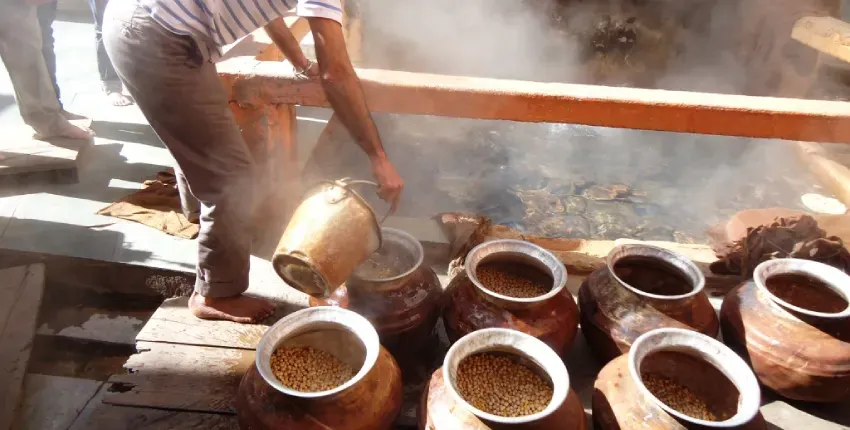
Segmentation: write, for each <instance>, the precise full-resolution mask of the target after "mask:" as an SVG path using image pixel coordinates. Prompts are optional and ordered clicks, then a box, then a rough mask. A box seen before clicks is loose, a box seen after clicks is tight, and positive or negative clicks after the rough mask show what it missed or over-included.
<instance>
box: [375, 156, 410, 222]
mask: <svg viewBox="0 0 850 430" xmlns="http://www.w3.org/2000/svg"><path fill="white" fill-rule="evenodd" d="M372 174H373V175H375V179H376V180H377V181H378V196H380V197H381V198H382V199H384V200H385V201H387V202H389V203H391V204H392V207H391V208H390V213H391V214H394V213H395V211H396V210H397V209H398V203H399V201H400V200H401V190H402V189H403V188H404V181H403V180H402V179H401V176H399V175H398V172H396V170H395V167H394V166H393V164H392V163H390V160H389V159H387V158H386V157H379V158H376V159H374V160H373V161H372Z"/></svg>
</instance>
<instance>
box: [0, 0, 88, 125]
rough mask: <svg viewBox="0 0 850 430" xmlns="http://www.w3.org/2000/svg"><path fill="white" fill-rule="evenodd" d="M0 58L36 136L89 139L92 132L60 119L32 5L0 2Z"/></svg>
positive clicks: (17, 100) (25, 119) (22, 112)
mask: <svg viewBox="0 0 850 430" xmlns="http://www.w3.org/2000/svg"><path fill="white" fill-rule="evenodd" d="M0 58H2V59H3V64H4V65H5V66H6V71H7V72H9V77H10V78H11V80H12V87H13V88H14V90H15V101H16V102H17V104H18V109H19V110H20V112H21V117H23V119H24V122H25V123H26V124H27V125H29V126H30V127H32V128H33V129H34V130H35V132H36V135H37V136H38V137H40V138H48V137H54V136H56V137H68V138H72V139H89V138H91V137H92V135H93V133H92V132H91V130H89V129H87V128H84V127H78V126H75V125H73V124H71V123H70V122H68V120H66V119H65V118H64V117H63V116H62V110H61V108H60V106H59V101H58V99H57V98H56V91H54V90H53V86H52V85H51V83H50V75H49V74H48V72H47V66H46V65H45V63H44V57H43V56H42V43H41V29H40V28H39V23H38V17H37V16H36V8H35V7H34V6H30V5H27V4H26V3H24V2H16V1H12V2H10V1H0Z"/></svg>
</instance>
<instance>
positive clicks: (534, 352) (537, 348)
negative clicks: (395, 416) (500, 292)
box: [441, 328, 584, 424]
mask: <svg viewBox="0 0 850 430" xmlns="http://www.w3.org/2000/svg"><path fill="white" fill-rule="evenodd" d="M493 337H497V338H496V339H495V341H494V339H493ZM480 338H486V339H487V342H485V343H482V344H481V345H480V346H475V345H470V344H473V343H475V342H477V341H478V342H480V340H479V339H480ZM495 351H498V352H508V353H512V354H516V355H520V356H522V357H524V358H526V359H528V360H530V361H532V362H534V363H535V364H537V366H539V367H540V368H541V369H542V370H543V371H544V372H546V374H547V375H548V376H549V379H550V380H551V382H552V399H551V400H550V401H549V404H548V405H546V408H544V409H543V410H542V411H540V412H537V413H535V414H531V415H524V416H521V417H502V416H499V415H493V414H491V413H488V412H484V411H482V410H481V409H478V408H476V407H475V406H472V405H471V404H469V403H468V402H467V401H466V400H464V398H463V397H462V396H461V395H460V392H459V391H458V388H457V387H456V386H455V378H454V377H453V376H452V373H453V371H456V369H452V367H453V363H454V364H455V365H456V364H460V362H461V361H463V360H464V359H465V358H467V357H469V356H471V355H475V354H481V353H485V352H495ZM461 354H463V355H462V356H460V357H458V356H459V355H461ZM441 369H442V372H443V380H444V381H445V387H446V389H447V390H448V391H449V393H451V396H452V397H453V398H454V400H455V401H456V402H457V403H458V404H460V405H461V406H462V407H464V408H466V409H467V410H468V411H470V412H471V413H472V414H473V415H475V416H477V417H478V418H481V419H483V420H486V421H490V422H495V423H500V424H525V423H530V422H534V421H538V420H541V419H543V418H545V417H547V416H549V415H551V414H553V413H554V412H555V411H557V410H558V409H559V408H560V407H561V405H563V404H564V402H565V401H566V400H567V395H568V394H569V392H570V375H569V373H568V371H567V366H565V365H564V362H563V360H561V357H559V356H558V354H556V353H555V351H554V350H553V349H552V348H550V347H549V346H548V345H546V344H545V343H543V341H541V340H540V339H537V338H535V337H534V336H531V335H528V334H525V333H522V332H520V331H517V330H511V329H506V328H485V329H481V330H476V331H474V332H472V333H469V334H467V335H466V336H463V337H462V338H460V339H458V341H457V342H455V343H454V345H452V346H451V348H449V350H448V352H446V357H445V359H444V360H443V366H442V368H441ZM582 419H584V417H582Z"/></svg>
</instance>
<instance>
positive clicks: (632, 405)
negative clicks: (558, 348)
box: [592, 328, 767, 430]
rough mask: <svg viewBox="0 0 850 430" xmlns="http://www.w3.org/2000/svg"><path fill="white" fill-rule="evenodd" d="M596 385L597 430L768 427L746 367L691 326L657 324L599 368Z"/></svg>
mask: <svg viewBox="0 0 850 430" xmlns="http://www.w3.org/2000/svg"><path fill="white" fill-rule="evenodd" d="M593 387H594V395H593V405H592V407H593V414H592V415H593V424H594V428H596V429H599V430H607V429H612V430H613V429H636V428H645V429H650V428H651V429H658V430H666V429H670V430H673V429H675V430H680V429H691V428H700V429H714V428H718V429H720V428H723V429H753V430H764V429H766V428H767V424H766V423H765V421H764V417H762V416H761V413H760V412H759V406H760V405H761V392H760V389H759V385H758V381H757V380H756V376H755V374H753V371H752V370H751V369H750V367H749V365H747V363H746V362H745V361H744V360H743V359H742V358H741V357H739V356H738V355H737V354H736V353H735V352H734V351H732V350H731V349H730V348H728V347H727V346H726V345H723V344H722V343H720V342H719V341H717V340H715V339H713V338H711V337H708V336H706V335H704V334H701V333H698V332H695V331H693V330H688V329H681V328H661V329H657V330H652V331H649V332H647V333H645V334H643V335H641V336H640V337H638V339H637V340H636V341H635V342H634V343H633V344H632V347H631V349H630V350H629V352H628V353H626V354H623V355H621V356H619V357H618V358H615V359H614V360H612V361H611V362H609V363H608V364H607V365H606V366H605V367H604V368H603V369H602V371H600V372H599V375H598V376H597V378H596V382H595V383H594V385H593Z"/></svg>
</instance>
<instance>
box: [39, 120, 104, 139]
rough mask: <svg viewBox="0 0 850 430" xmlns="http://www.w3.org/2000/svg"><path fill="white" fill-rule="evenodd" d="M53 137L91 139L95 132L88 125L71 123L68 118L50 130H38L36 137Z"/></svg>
mask: <svg viewBox="0 0 850 430" xmlns="http://www.w3.org/2000/svg"><path fill="white" fill-rule="evenodd" d="M51 137H66V138H68V139H91V138H92V137H94V132H93V131H92V130H91V129H90V128H88V127H82V126H79V125H75V124H71V123H70V122H68V120H64V121H60V122H59V124H57V125H56V126H55V127H53V128H52V129H50V130H48V131H38V130H36V133H35V138H36V139H49V138H51Z"/></svg>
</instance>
